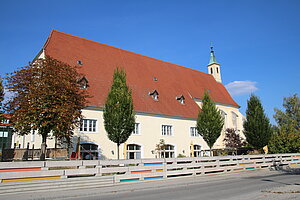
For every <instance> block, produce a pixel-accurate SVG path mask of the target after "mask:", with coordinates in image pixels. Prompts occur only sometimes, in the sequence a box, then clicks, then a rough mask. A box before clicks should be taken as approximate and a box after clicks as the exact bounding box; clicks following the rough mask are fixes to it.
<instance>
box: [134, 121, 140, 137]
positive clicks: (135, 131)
mask: <svg viewBox="0 0 300 200" xmlns="http://www.w3.org/2000/svg"><path fill="white" fill-rule="evenodd" d="M139 128H140V123H135V125H134V130H133V133H132V134H133V135H140V130H139Z"/></svg>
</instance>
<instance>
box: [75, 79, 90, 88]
mask: <svg viewBox="0 0 300 200" xmlns="http://www.w3.org/2000/svg"><path fill="white" fill-rule="evenodd" d="M88 82H89V81H88V80H87V79H86V78H85V77H82V78H80V79H79V80H78V85H79V88H80V89H86V88H88V86H89V85H88Z"/></svg>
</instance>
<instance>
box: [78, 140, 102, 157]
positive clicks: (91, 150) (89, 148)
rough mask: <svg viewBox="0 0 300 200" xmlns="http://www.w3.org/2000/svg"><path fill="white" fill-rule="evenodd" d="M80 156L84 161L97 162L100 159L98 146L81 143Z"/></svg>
mask: <svg viewBox="0 0 300 200" xmlns="http://www.w3.org/2000/svg"><path fill="white" fill-rule="evenodd" d="M80 156H81V158H82V159H83V160H97V159H98V145H96V144H94V143H88V142H87V143H81V144H80Z"/></svg>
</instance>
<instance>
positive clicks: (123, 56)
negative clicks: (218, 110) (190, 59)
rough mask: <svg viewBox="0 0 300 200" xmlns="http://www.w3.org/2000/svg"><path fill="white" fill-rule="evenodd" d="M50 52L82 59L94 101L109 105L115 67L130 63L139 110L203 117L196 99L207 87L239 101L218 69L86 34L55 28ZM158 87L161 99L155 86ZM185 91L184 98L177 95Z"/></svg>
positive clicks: (225, 99) (216, 96)
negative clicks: (183, 62)
mask: <svg viewBox="0 0 300 200" xmlns="http://www.w3.org/2000/svg"><path fill="white" fill-rule="evenodd" d="M44 49H45V54H46V55H48V56H51V57H53V58H55V59H57V60H60V61H63V62H66V63H68V64H69V65H77V61H78V60H80V61H82V64H83V65H82V67H81V69H80V72H81V73H83V74H84V75H85V77H86V78H87V80H88V81H89V88H88V91H89V93H90V94H91V95H92V96H93V97H92V98H91V99H89V106H96V107H103V106H104V102H105V99H106V96H107V93H108V91H109V89H110V86H111V83H112V77H113V72H114V69H115V68H116V67H117V66H119V67H122V68H124V69H125V71H126V74H127V84H128V85H129V87H130V88H131V89H132V95H133V103H134V108H135V110H136V111H137V112H146V113H154V114H162V115H171V116H180V117H189V118H197V114H198V111H199V107H198V106H197V105H196V103H195V101H194V100H193V99H192V97H194V98H198V99H202V98H203V94H204V91H205V90H210V91H211V92H210V95H211V97H212V99H213V100H214V101H215V102H218V103H222V104H228V105H232V106H237V107H238V105H237V103H236V102H235V101H234V100H233V99H232V98H231V96H230V95H229V93H228V92H227V90H226V89H225V87H224V86H223V84H221V83H218V82H216V81H215V79H214V78H213V76H212V75H209V74H206V73H203V72H200V71H197V70H193V69H189V68H186V67H183V66H180V65H176V64H173V63H169V62H165V61H161V60H158V59H154V58H150V57H147V56H143V55H140V54H137V53H133V52H130V51H126V50H123V49H119V48H116V47H113V46H109V45H105V44H101V43H98V42H94V41H91V40H87V39H84V38H81V37H77V36H74V35H70V34H67V33H63V32H60V31H56V30H53V31H52V32H51V34H50V36H49V38H48V40H47V42H46V43H45V45H44ZM154 77H155V78H156V79H157V81H154ZM154 90H157V91H158V93H159V100H158V101H154V100H153V99H152V98H151V96H149V92H152V91H154ZM181 95H183V96H184V97H185V104H184V105H182V104H180V103H179V102H178V101H177V100H176V97H177V96H181Z"/></svg>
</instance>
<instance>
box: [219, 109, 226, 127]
mask: <svg viewBox="0 0 300 200" xmlns="http://www.w3.org/2000/svg"><path fill="white" fill-rule="evenodd" d="M220 114H221V116H222V117H223V119H224V129H226V128H227V114H226V112H224V111H223V110H220Z"/></svg>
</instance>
